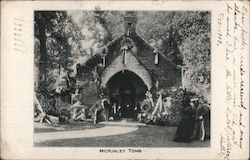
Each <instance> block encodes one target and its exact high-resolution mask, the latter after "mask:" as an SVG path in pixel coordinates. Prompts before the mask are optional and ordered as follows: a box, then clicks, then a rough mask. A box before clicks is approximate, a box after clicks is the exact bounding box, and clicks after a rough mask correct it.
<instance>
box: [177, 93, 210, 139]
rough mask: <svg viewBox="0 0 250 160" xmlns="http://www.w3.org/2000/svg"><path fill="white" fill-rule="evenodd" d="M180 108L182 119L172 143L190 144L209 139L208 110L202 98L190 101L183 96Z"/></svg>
mask: <svg viewBox="0 0 250 160" xmlns="http://www.w3.org/2000/svg"><path fill="white" fill-rule="evenodd" d="M182 106H183V109H182V117H181V120H180V122H179V125H178V128H177V130H176V134H175V136H174V141H176V142H190V141H192V140H201V141H204V140H206V139H210V108H209V106H208V104H206V102H205V100H204V99H203V97H199V98H198V99H193V100H190V98H189V97H188V96H185V95H184V99H183V102H182Z"/></svg>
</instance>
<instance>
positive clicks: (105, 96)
mask: <svg viewBox="0 0 250 160" xmlns="http://www.w3.org/2000/svg"><path fill="white" fill-rule="evenodd" d="M210 21H211V13H210V12H209V11H136V10H133V11H131V10H130V11H126V10H124V11H120V10H119V11H106V10H102V9H101V8H100V7H98V6H96V7H95V9H94V10H92V11H78V10H77V11H74V10H73V11H72V10H69V11H34V43H35V44H34V67H35V68H34V72H35V77H34V78H35V80H34V82H35V84H34V87H35V88H34V146H35V147H48V146H49V147H210V114H211V111H210V110H211V105H210V102H211V91H210V90H211V83H210V74H211V73H210V70H211V68H210V65H211V53H210V52H211V51H210V36H211V34H210V32H211V31H210V28H211V22H210Z"/></svg>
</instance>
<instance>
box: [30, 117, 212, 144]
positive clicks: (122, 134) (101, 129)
mask: <svg viewBox="0 0 250 160" xmlns="http://www.w3.org/2000/svg"><path fill="white" fill-rule="evenodd" d="M175 131H176V127H161V126H146V125H145V124H142V123H126V122H125V123H123V122H104V123H100V124H96V125H94V124H92V123H91V122H81V123H71V124H64V125H56V126H51V125H48V124H44V123H43V124H39V123H35V124H34V132H35V133H34V146H36V147H45V146H51V147H52V146H54V147H60V146H61V147H209V146H210V141H204V142H200V141H193V142H190V143H180V142H173V136H174V134H175Z"/></svg>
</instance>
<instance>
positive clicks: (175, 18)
mask: <svg viewBox="0 0 250 160" xmlns="http://www.w3.org/2000/svg"><path fill="white" fill-rule="evenodd" d="M139 15H140V18H139V22H138V23H139V24H138V26H140V27H138V31H137V32H138V33H139V34H140V35H141V36H142V37H143V38H144V39H146V40H147V41H148V42H149V43H150V44H151V45H153V46H155V47H156V48H158V49H159V51H160V52H162V53H163V54H165V55H166V56H167V57H168V58H169V59H171V60H172V61H173V62H174V63H175V64H177V65H182V66H183V68H184V69H185V71H186V72H185V79H186V80H187V81H188V82H189V85H188V86H186V87H187V89H190V90H193V91H195V92H198V91H201V90H203V91H204V92H205V93H204V92H202V93H201V94H203V95H204V96H206V94H209V93H208V91H209V90H210V71H211V66H210V63H211V53H210V52H211V51H210V34H211V33H210V32H211V31H210V25H211V22H210V18H211V14H210V12H206V11H201V12H191V11H185V12H184V11H175V12H152V13H150V12H141V13H140V14H139Z"/></svg>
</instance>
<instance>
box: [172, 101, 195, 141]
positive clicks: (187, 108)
mask: <svg viewBox="0 0 250 160" xmlns="http://www.w3.org/2000/svg"><path fill="white" fill-rule="evenodd" d="M182 105H183V110H182V117H181V120H180V123H179V125H178V128H177V131H176V133H175V137H174V141H176V142H189V141H191V136H192V134H193V130H194V125H195V111H196V110H195V108H194V107H192V106H191V105H190V100H189V98H187V97H185V98H184V100H183V104H182Z"/></svg>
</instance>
